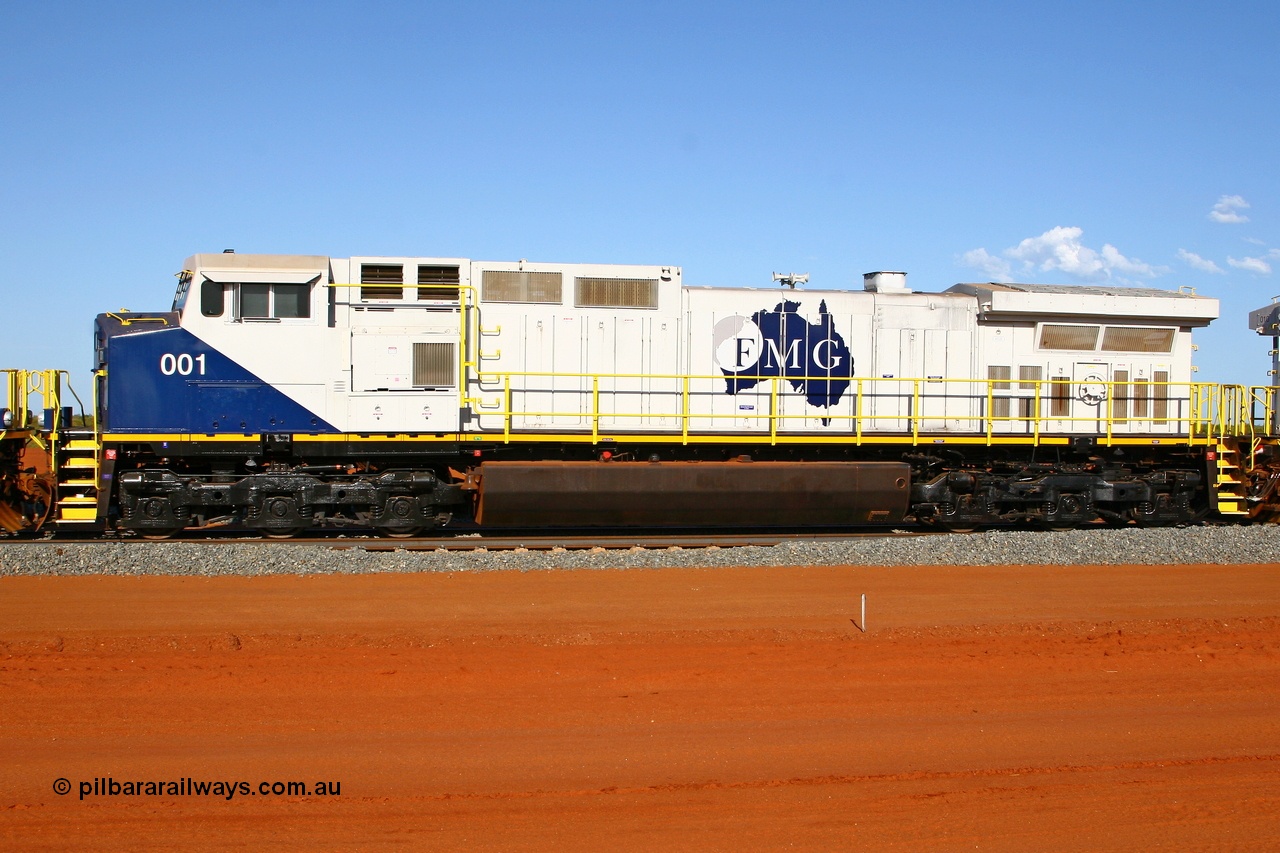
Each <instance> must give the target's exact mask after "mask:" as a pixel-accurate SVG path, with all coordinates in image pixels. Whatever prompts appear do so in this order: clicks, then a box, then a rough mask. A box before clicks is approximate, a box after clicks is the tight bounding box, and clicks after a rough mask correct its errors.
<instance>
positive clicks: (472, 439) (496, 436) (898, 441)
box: [102, 432, 1205, 447]
mask: <svg viewBox="0 0 1280 853" xmlns="http://www.w3.org/2000/svg"><path fill="white" fill-rule="evenodd" d="M1095 437H1096V438H1098V439H1099V441H1098V444H1099V445H1100V446H1115V445H1125V446H1143V447H1151V446H1154V445H1171V446H1181V445H1193V444H1203V443H1205V442H1204V441H1203V440H1197V441H1195V442H1191V441H1188V440H1187V438H1186V437H1185V436H1180V435H1162V436H1150V435H1148V436H1125V437H1123V438H1121V437H1115V436H1113V437H1112V438H1111V439H1109V440H1108V439H1107V438H1106V437H1105V436H1089V435H1084V434H1081V435H1053V436H1046V435H1040V436H1038V437H1037V436H1034V435H1002V436H992V437H991V438H990V439H988V438H987V437H986V436H984V435H931V434H924V435H922V436H921V437H919V438H918V439H916V440H914V441H913V440H912V437H911V436H910V435H890V434H883V435H878V434H872V435H869V434H867V433H863V434H862V436H861V438H859V437H858V436H856V435H840V436H832V435H776V436H773V435H769V434H767V433H766V434H763V435H742V434H713V435H690V436H682V435H672V434H670V433H653V434H649V433H616V434H613V435H600V436H592V435H591V434H590V433H511V434H510V435H509V436H504V435H503V434H502V433H500V432H494V433H474V432H473V433H445V434H443V435H436V434H431V435H421V434H410V433H400V434H391V435H387V434H379V435H367V434H362V433H324V434H315V435H312V434H305V433H294V434H293V441H294V442H295V443H310V444H324V443H336V442H373V443H379V442H410V443H417V444H454V443H462V444H466V443H476V442H488V443H493V444H508V443H510V444H516V443H529V444H538V443H541V444H546V443H562V444H599V443H601V442H609V443H619V444H624V443H641V442H643V443H647V444H752V445H772V444H779V445H782V444H829V445H871V444H874V445H915V446H930V445H939V444H964V445H988V444H990V445H1010V446H1033V445H1039V446H1045V445H1049V446H1060V445H1068V444H1070V443H1071V442H1072V441H1073V440H1074V439H1076V438H1095ZM260 440H261V435H260V434H257V433H255V434H250V435H242V434H239V433H237V434H232V435H228V434H225V433H223V434H218V435H205V434H201V433H108V434H105V435H103V437H102V441H103V442H104V443H107V442H113V443H131V442H132V443H136V442H156V441H160V442H165V441H167V442H171V443H174V442H177V443H186V442H193V441H198V442H204V443H244V442H256V441H260Z"/></svg>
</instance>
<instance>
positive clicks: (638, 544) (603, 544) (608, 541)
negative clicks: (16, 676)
mask: <svg viewBox="0 0 1280 853" xmlns="http://www.w3.org/2000/svg"><path fill="white" fill-rule="evenodd" d="M939 535H946V534H945V533H943V532H940V531H936V530H900V529H894V530H876V531H866V530H860V531H852V532H851V531H817V532H815V531H785V530H784V531H776V532H774V531H770V532H767V533H754V532H727V533H702V532H681V533H671V532H669V531H640V532H634V531H632V532H627V533H616V532H609V533H595V532H589V531H581V530H570V531H564V532H549V531H546V530H537V531H523V530H516V531H496V532H492V533H483V534H482V533H476V532H468V533H455V534H452V535H437V536H417V537H413V538H404V539H387V538H385V537H379V536H376V535H373V534H369V535H362V534H352V533H350V532H347V533H334V534H330V535H325V536H311V537H300V536H299V537H292V538H289V539H270V538H262V537H256V536H255V537H244V536H240V535H236V534H231V535H217V534H212V535H210V534H206V535H204V536H200V537H198V538H190V539H173V540H162V541H170V542H182V543H188V544H196V545H199V544H202V543H206V544H211V545H260V546H268V545H280V546H299V545H308V546H324V547H328V548H330V549H332V550H337V551H343V550H361V551H370V552H389V551H515V552H524V551H631V550H668V549H674V550H683V549H698V548H743V547H751V546H755V547H762V548H768V547H773V546H775V545H781V544H782V543H784V542H801V541H802V542H809V543H817V542H845V541H849V540H853V539H902V538H916V537H923V536H939ZM76 541H82V542H83V541H117V542H146V541H148V540H145V539H142V538H139V537H125V538H118V537H113V538H104V539H98V540H85V539H81V540H75V539H61V538H59V539H52V538H21V539H18V538H13V539H0V547H4V546H6V545H13V546H20V545H23V544H32V543H44V544H49V543H52V542H76Z"/></svg>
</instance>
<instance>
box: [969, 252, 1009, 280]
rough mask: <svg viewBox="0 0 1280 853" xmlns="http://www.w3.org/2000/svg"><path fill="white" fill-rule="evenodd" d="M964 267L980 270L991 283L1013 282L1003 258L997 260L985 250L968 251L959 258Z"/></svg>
mask: <svg viewBox="0 0 1280 853" xmlns="http://www.w3.org/2000/svg"><path fill="white" fill-rule="evenodd" d="M960 263H961V264H963V265H964V266H966V267H973V268H974V269H977V270H982V271H983V272H984V273H986V274H987V275H988V276H990V278H991V280H992V281H1013V270H1012V268H1011V267H1010V266H1009V262H1008V261H1006V260H1005V259H1004V258H998V257H996V256H995V255H993V254H991V253H990V252H988V251H987V250H986V249H970V250H969V251H967V252H965V253H964V254H963V255H961V256H960Z"/></svg>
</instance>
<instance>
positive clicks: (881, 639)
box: [0, 566, 1280, 853]
mask: <svg viewBox="0 0 1280 853" xmlns="http://www.w3.org/2000/svg"><path fill="white" fill-rule="evenodd" d="M862 593H866V594H867V620H868V623H869V624H868V625H867V626H866V627H867V628H868V631H867V632H866V633H863V632H862V631H860V630H859V627H858V625H857V624H855V623H856V620H857V619H858V617H859V601H860V599H859V596H860V594H862ZM188 777H189V778H191V779H194V780H198V781H210V782H213V781H218V780H227V781H231V782H233V783H236V782H240V781H244V782H247V783H248V785H249V786H252V788H251V789H252V790H254V791H255V792H256V789H257V785H258V784H259V783H260V782H268V783H270V782H274V781H289V780H298V781H305V782H307V783H308V784H311V783H314V782H317V781H324V782H338V783H340V785H341V795H340V796H326V797H315V796H307V797H303V796H265V795H258V794H257V793H252V794H245V793H242V792H241V793H237V794H236V795H235V796H233V797H232V799H230V800H228V799H226V798H225V797H222V796H193V795H181V794H178V793H176V792H175V793H174V794H171V795H170V794H165V795H158V796H146V795H141V796H139V795H134V796H126V795H123V794H122V795H118V796H93V795H92V794H90V795H89V796H86V797H85V798H83V799H81V797H80V793H79V792H80V786H81V783H82V782H83V783H88V784H89V785H90V787H91V786H92V784H93V780H94V779H95V778H104V779H105V778H109V779H111V780H114V781H115V783H117V784H120V783H126V782H152V783H155V782H162V783H164V782H169V781H173V782H176V781H177V780H182V779H187V778H188ZM59 778H64V779H66V780H67V781H68V782H69V783H70V788H71V790H70V793H68V794H66V795H65V796H60V795H58V794H57V793H55V792H54V789H53V784H54V781H55V780H56V779H59ZM162 787H163V786H162ZM0 845H4V846H6V847H8V848H11V849H15V850H19V849H20V850H86V849H105V850H125V849H128V850H170V849H188V850H205V849H209V850H212V849H242V850H267V849H307V850H338V849H342V850H346V849H352V850H362V849H403V850H469V851H470V850H479V851H488V850H504V851H505V850H533V851H552V850H553V851H557V853H564V851H577V850H583V851H606V850H608V851H629V850H724V851H741V850H752V851H756V850H783V849H788V850H789V849H808V850H875V851H906V850H911V851H915V850H922V851H923V850H929V851H934V850H975V849H977V850H987V851H992V850H994V851H1019V852H1020V853H1021V851H1054V850H1089V851H1108V850H1143V851H1151V850H1178V851H1191V850H1197V851H1219V850H1221V851H1228V850H1231V851H1237V850H1257V851H1273V850H1280V567H1277V566H1179V567H1115V566H1111V567H1072V568H1064V567H1055V568H1040V567H998V568H949V567H931V568H893V569H886V568H849V567H845V568H783V569H778V568H771V569H714V570H712V569H707V570H700V569H669V570H637V571H563V572H531V573H527V574H519V573H512V572H495V573H483V574H421V575H366V576H324V577H315V576H312V577H261V578H244V577H234V578H194V577H191V578H164V577H123V578H121V577H85V578H72V577H66V578H50V577H18V578H13V577H11V578H3V579H0Z"/></svg>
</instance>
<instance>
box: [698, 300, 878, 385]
mask: <svg viewBox="0 0 1280 853" xmlns="http://www.w3.org/2000/svg"><path fill="white" fill-rule="evenodd" d="M799 308H800V303H798V302H788V301H785V300H784V301H783V302H781V303H779V304H778V305H776V306H774V308H773V310H772V311H757V312H756V313H754V314H752V315H751V316H750V317H743V316H739V315H734V316H730V317H725V318H723V319H721V320H720V321H719V322H717V323H716V325H715V328H714V329H713V330H712V333H711V336H712V346H713V347H714V348H715V362H716V366H717V367H719V368H720V371H721V372H722V373H723V374H724V375H725V393H726V394H737V393H738V392H739V391H745V390H748V389H751V388H754V387H755V386H756V385H757V384H759V382H760V380H761V378H767V377H773V376H780V377H786V378H787V379H788V380H789V381H790V384H791V387H792V388H794V389H795V390H797V391H803V392H804V395H805V399H806V400H807V401H808V402H809V404H810V405H812V406H822V407H824V408H830V407H831V406H834V405H835V404H836V403H838V402H840V398H841V397H842V396H844V393H845V391H846V390H848V388H849V379H850V378H851V377H852V376H853V354H852V353H850V352H849V346H848V344H846V343H845V340H844V338H843V337H841V335H840V333H839V332H837V331H836V330H835V326H834V323H833V322H832V317H831V314H829V313H828V312H827V303H826V301H825V300H824V301H823V302H822V303H820V304H819V306H818V319H817V321H816V322H812V323H811V322H809V321H808V320H807V319H806V318H805V317H803V316H801V315H800V314H799V313H798V311H799Z"/></svg>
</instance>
